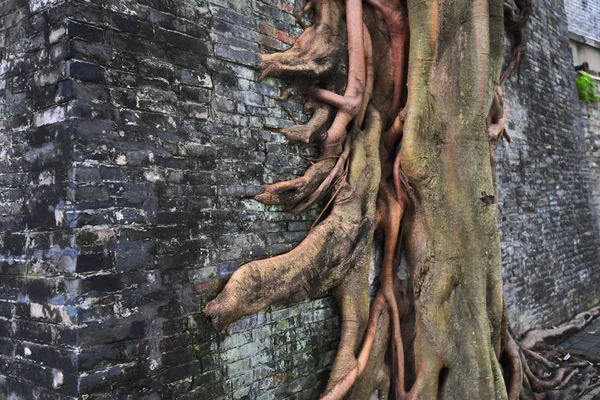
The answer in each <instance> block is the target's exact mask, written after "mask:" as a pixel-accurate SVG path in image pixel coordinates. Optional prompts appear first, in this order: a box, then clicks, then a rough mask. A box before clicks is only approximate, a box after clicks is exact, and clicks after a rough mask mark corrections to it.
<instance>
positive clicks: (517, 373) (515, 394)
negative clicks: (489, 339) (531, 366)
mask: <svg viewBox="0 0 600 400" xmlns="http://www.w3.org/2000/svg"><path fill="white" fill-rule="evenodd" d="M503 341H504V343H503V344H504V351H505V352H506V355H507V356H508V359H509V364H510V374H509V375H510V378H511V380H510V382H509V383H508V384H507V385H506V386H507V387H506V390H507V394H508V400H519V395H520V394H521V385H522V382H523V373H524V371H523V364H522V360H521V356H520V354H519V347H518V345H517V343H516V342H515V340H514V339H513V338H512V336H511V335H510V334H509V333H508V332H507V333H506V337H505V338H503Z"/></svg>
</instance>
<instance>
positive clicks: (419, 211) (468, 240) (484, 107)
mask: <svg viewBox="0 0 600 400" xmlns="http://www.w3.org/2000/svg"><path fill="white" fill-rule="evenodd" d="M408 5H409V15H410V17H411V39H412V40H411V52H410V57H409V77H408V86H409V99H408V104H407V108H408V112H407V118H406V123H405V126H404V137H403V139H402V151H401V159H402V165H403V169H404V171H405V172H406V174H407V175H408V177H409V179H410V182H411V186H412V187H413V189H414V191H415V197H416V199H417V201H416V205H415V207H414V209H413V211H412V212H411V213H410V215H409V221H407V222H408V223H407V224H405V227H404V233H405V237H406V246H405V248H406V250H407V253H408V258H409V263H410V265H411V271H412V283H413V291H414V296H415V312H416V337H415V343H414V349H415V359H416V370H417V380H416V382H415V386H416V389H417V390H416V391H415V397H414V398H419V399H434V398H438V393H439V395H440V396H439V398H444V399H504V398H506V397H507V394H506V389H505V385H504V381H503V377H502V372H501V368H500V365H499V362H498V359H499V353H500V338H501V323H502V282H501V271H500V268H501V260H500V241H499V236H498V219H497V207H496V201H495V189H494V183H493V179H492V174H493V172H492V168H491V164H490V144H489V139H488V135H487V132H486V125H485V120H486V116H487V112H488V110H489V109H490V105H491V102H492V98H493V94H494V92H495V87H496V86H497V84H498V79H499V74H500V67H501V57H502V54H503V50H502V49H503V44H502V42H503V23H502V21H503V18H502V17H503V9H502V3H501V2H499V1H493V0H491V1H489V2H486V1H480V0H475V1H463V2H455V1H439V2H437V3H433V2H426V3H423V2H417V1H409V2H408ZM440 376H442V379H440V378H439V377H440Z"/></svg>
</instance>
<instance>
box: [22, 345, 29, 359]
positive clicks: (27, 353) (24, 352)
mask: <svg viewBox="0 0 600 400" xmlns="http://www.w3.org/2000/svg"><path fill="white" fill-rule="evenodd" d="M23 355H24V356H25V357H29V356H30V355H31V349H30V348H29V347H25V348H24V349H23Z"/></svg>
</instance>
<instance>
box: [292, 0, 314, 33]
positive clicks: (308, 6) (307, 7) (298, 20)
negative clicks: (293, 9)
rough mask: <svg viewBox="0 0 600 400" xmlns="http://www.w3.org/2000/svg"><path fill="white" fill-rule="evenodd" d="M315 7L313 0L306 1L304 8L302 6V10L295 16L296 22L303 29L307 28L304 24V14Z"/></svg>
mask: <svg viewBox="0 0 600 400" xmlns="http://www.w3.org/2000/svg"><path fill="white" fill-rule="evenodd" d="M313 7H314V3H313V0H308V1H307V2H306V5H305V6H304V8H302V10H301V11H300V12H299V13H298V14H296V15H295V16H294V19H295V20H296V23H297V24H298V25H300V27H301V28H302V29H306V25H305V24H304V22H302V17H304V15H306V14H307V13H308V12H309V11H310V10H312V9H313Z"/></svg>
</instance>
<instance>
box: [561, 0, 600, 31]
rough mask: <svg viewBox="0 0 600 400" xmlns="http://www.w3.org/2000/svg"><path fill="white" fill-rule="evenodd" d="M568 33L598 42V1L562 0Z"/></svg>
mask: <svg viewBox="0 0 600 400" xmlns="http://www.w3.org/2000/svg"><path fill="white" fill-rule="evenodd" d="M564 6H565V9H566V13H567V20H568V23H569V32H573V33H576V34H578V35H581V36H586V37H589V38H592V39H595V40H597V41H600V0H564Z"/></svg>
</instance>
